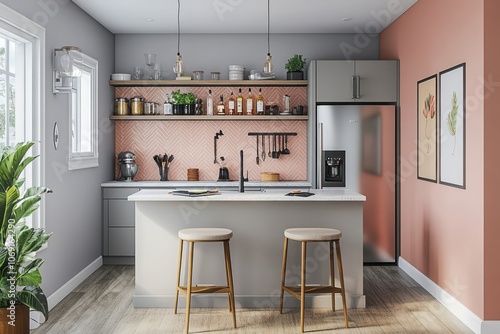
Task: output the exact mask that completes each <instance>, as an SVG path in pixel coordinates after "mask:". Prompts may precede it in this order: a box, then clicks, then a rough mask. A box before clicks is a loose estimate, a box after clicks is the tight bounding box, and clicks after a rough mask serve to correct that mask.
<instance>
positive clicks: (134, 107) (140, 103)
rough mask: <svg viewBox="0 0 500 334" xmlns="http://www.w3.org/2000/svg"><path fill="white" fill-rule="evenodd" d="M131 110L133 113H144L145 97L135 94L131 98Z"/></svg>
mask: <svg viewBox="0 0 500 334" xmlns="http://www.w3.org/2000/svg"><path fill="white" fill-rule="evenodd" d="M130 111H131V112H132V115H142V114H144V99H143V98H142V97H140V96H135V97H133V98H131V99H130Z"/></svg>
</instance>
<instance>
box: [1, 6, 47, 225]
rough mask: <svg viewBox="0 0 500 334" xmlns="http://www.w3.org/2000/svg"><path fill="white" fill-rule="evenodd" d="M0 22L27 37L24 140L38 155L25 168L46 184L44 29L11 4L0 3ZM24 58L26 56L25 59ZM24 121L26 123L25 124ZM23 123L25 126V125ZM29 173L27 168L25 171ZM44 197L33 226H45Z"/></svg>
mask: <svg viewBox="0 0 500 334" xmlns="http://www.w3.org/2000/svg"><path fill="white" fill-rule="evenodd" d="M0 24H1V25H2V28H3V29H5V30H7V31H8V32H9V33H10V34H13V35H15V36H17V37H18V38H19V39H20V40H26V42H25V45H26V46H27V47H26V48H25V52H26V53H28V52H29V54H30V56H31V62H30V63H29V64H25V69H26V68H27V69H30V70H31V75H28V74H27V73H26V72H25V73H24V88H25V92H28V89H30V94H27V93H26V94H25V95H24V96H23V98H24V103H25V107H26V109H29V110H30V112H29V113H25V118H28V117H31V120H32V121H31V128H27V129H26V135H27V136H28V137H30V138H25V141H33V142H35V145H33V147H32V148H31V150H30V151H29V152H28V154H29V155H33V156H38V158H37V159H35V160H34V161H33V162H32V163H31V164H30V165H29V167H28V168H30V169H31V175H30V177H31V178H32V185H33V186H35V185H36V186H44V185H45V152H46V149H45V28H44V27H42V26H41V25H39V24H37V23H36V22H34V21H32V20H30V19H28V18H27V17H25V16H23V15H22V14H20V13H18V12H16V11H15V10H13V9H11V8H10V7H8V6H6V5H4V4H2V3H0ZM25 59H26V58H25ZM24 124H26V123H24ZM24 126H26V125H24ZM28 173H30V171H28ZM44 197H45V196H42V200H41V201H40V203H39V204H40V207H39V209H38V210H37V211H36V212H35V213H34V214H33V215H32V218H33V219H32V222H31V223H32V226H33V227H35V228H45V213H46V211H45V198H44Z"/></svg>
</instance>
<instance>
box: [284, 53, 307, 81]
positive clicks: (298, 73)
mask: <svg viewBox="0 0 500 334" xmlns="http://www.w3.org/2000/svg"><path fill="white" fill-rule="evenodd" d="M306 60H307V58H302V55H297V54H296V55H294V56H293V57H292V58H290V59H288V61H287V63H286V64H285V68H286V70H287V72H286V79H287V80H304V72H303V71H302V70H303V69H304V67H305V66H306Z"/></svg>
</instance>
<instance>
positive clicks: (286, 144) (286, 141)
mask: <svg viewBox="0 0 500 334" xmlns="http://www.w3.org/2000/svg"><path fill="white" fill-rule="evenodd" d="M283 154H290V150H289V149H288V135H285V149H284V150H283Z"/></svg>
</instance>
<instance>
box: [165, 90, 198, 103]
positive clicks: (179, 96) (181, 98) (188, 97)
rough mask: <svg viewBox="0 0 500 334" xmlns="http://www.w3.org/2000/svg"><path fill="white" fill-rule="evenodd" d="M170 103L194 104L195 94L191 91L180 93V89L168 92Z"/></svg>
mask: <svg viewBox="0 0 500 334" xmlns="http://www.w3.org/2000/svg"><path fill="white" fill-rule="evenodd" d="M170 103H172V104H194V103H196V95H194V94H193V93H181V92H180V90H176V91H173V92H172V94H170Z"/></svg>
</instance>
